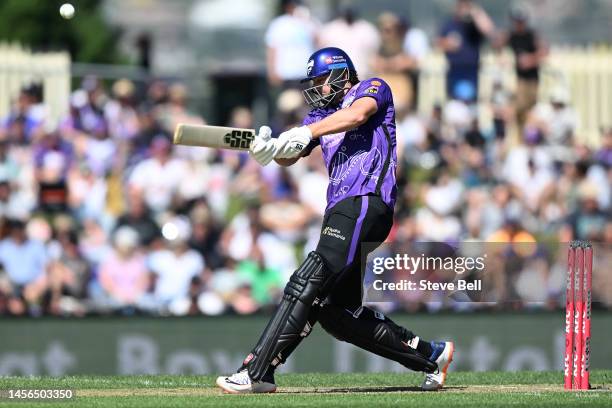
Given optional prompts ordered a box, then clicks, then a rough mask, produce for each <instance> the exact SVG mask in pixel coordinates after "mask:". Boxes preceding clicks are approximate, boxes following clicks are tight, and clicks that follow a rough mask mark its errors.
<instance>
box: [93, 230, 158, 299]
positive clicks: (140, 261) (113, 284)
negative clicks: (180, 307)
mask: <svg viewBox="0 0 612 408" xmlns="http://www.w3.org/2000/svg"><path fill="white" fill-rule="evenodd" d="M113 241H114V248H113V250H112V251H111V252H110V254H109V255H108V256H107V257H106V258H105V259H104V260H103V261H102V263H101V264H100V268H99V272H98V282H99V287H97V288H96V289H95V290H94V292H95V293H96V299H95V300H94V301H95V302H96V303H97V306H98V307H101V308H103V309H125V308H133V307H135V306H136V305H137V303H138V301H139V300H140V298H141V297H142V296H143V295H144V294H145V292H146V290H147V288H148V287H149V272H148V270H147V264H146V256H145V255H144V254H143V253H142V252H141V251H140V250H139V241H138V233H137V232H136V230H134V229H133V228H130V227H128V226H123V227H119V228H118V229H117V230H116V231H115V234H114V237H113Z"/></svg>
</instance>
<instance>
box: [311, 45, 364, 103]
mask: <svg viewBox="0 0 612 408" xmlns="http://www.w3.org/2000/svg"><path fill="white" fill-rule="evenodd" d="M319 78H325V82H323V83H320V84H318V85H315V80H316V79H319ZM347 81H349V82H351V83H357V82H359V80H358V79H357V71H355V66H354V65H353V61H351V58H350V57H349V56H348V54H347V53H346V52H344V51H342V50H341V49H340V48H336V47H326V48H321V49H320V50H318V51H316V52H315V53H314V54H312V55H311V56H310V58H309V59H308V63H307V64H306V78H304V79H303V80H302V82H308V83H309V87H308V88H306V89H304V91H303V94H304V98H305V99H306V102H307V103H308V104H309V105H310V106H312V107H313V108H324V107H327V106H330V105H333V104H337V103H339V102H340V101H341V100H342V97H343V96H344V87H345V85H346V83H347ZM325 85H328V86H329V87H330V89H331V92H329V93H328V94H326V95H324V94H323V93H322V88H323V86H325Z"/></svg>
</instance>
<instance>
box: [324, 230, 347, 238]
mask: <svg viewBox="0 0 612 408" xmlns="http://www.w3.org/2000/svg"><path fill="white" fill-rule="evenodd" d="M322 235H327V236H329V237H334V238H338V239H341V240H342V241H345V240H346V237H345V236H344V235H342V234H341V231H340V230H339V229H337V228H332V227H325V228H324V229H323V234H322Z"/></svg>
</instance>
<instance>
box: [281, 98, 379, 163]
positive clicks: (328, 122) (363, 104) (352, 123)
mask: <svg viewBox="0 0 612 408" xmlns="http://www.w3.org/2000/svg"><path fill="white" fill-rule="evenodd" d="M377 111H378V104H377V103H376V100H375V99H374V98H369V97H364V98H359V99H357V100H356V101H355V102H353V104H352V105H351V106H349V107H347V108H344V109H340V110H339V111H337V112H334V113H333V114H331V115H329V116H328V117H326V118H325V119H323V120H320V121H318V122H314V123H311V124H310V125H307V126H308V128H309V129H310V132H311V133H312V138H313V139H317V138H319V137H321V136H324V135H331V134H333V133H340V132H345V131H347V130H351V129H355V128H356V127H359V126H360V125H362V124H364V123H365V122H366V121H367V120H368V119H369V118H370V116H372V115H374V114H375V113H376V112H377ZM306 154H307V152H306V150H303V151H302V154H301V155H300V156H299V157H295V158H291V159H279V158H276V159H274V161H275V162H276V163H277V164H279V165H281V166H291V165H293V164H295V163H296V162H297V161H298V160H299V159H300V158H301V157H304V156H305V155H306Z"/></svg>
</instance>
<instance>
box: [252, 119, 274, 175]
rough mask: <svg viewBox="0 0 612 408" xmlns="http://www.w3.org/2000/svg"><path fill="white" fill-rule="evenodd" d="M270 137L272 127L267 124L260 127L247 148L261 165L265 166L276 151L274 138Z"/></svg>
mask: <svg viewBox="0 0 612 408" xmlns="http://www.w3.org/2000/svg"><path fill="white" fill-rule="evenodd" d="M271 137H272V129H270V128H269V127H268V126H262V127H260V128H259V133H257V136H255V139H253V142H252V143H251V148H250V149H249V152H250V154H251V156H253V158H254V159H255V160H256V161H257V163H259V164H261V165H262V166H267V165H268V164H269V163H270V162H271V161H272V159H273V158H274V155H275V154H276V152H277V148H276V143H275V140H272V138H271Z"/></svg>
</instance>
